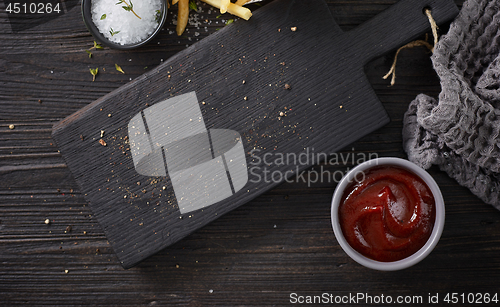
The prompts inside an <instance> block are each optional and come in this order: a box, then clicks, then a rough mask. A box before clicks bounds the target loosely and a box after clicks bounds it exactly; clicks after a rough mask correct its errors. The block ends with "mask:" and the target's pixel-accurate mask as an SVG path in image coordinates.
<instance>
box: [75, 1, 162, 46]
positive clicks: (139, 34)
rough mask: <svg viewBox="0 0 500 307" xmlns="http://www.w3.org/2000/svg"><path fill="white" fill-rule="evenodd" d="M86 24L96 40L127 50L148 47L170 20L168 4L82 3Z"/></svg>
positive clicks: (136, 2) (156, 2)
mask: <svg viewBox="0 0 500 307" xmlns="http://www.w3.org/2000/svg"><path fill="white" fill-rule="evenodd" d="M82 15H83V21H84V22H85V25H86V26H87V29H88V30H89V31H90V33H91V34H92V36H94V38H95V40H96V41H98V42H100V43H102V44H103V45H106V46H108V47H111V48H115V49H121V50H127V49H133V48H137V47H140V46H143V45H145V44H146V43H148V42H149V41H151V40H152V39H153V38H154V37H155V35H156V34H158V32H159V31H160V30H161V28H162V27H163V24H164V23H165V20H166V18H167V5H166V2H165V0H134V1H133V2H132V0H83V1H82Z"/></svg>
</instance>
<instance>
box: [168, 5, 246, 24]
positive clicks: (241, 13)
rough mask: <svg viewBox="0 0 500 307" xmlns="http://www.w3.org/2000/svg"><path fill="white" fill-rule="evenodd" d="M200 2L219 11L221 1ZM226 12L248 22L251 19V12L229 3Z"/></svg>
mask: <svg viewBox="0 0 500 307" xmlns="http://www.w3.org/2000/svg"><path fill="white" fill-rule="evenodd" d="M201 1H203V2H205V3H208V4H210V5H211V6H215V7H216V8H218V9H220V6H221V0H201ZM227 12H228V13H230V14H233V15H235V16H238V17H240V18H243V19H245V20H248V19H250V17H252V11H250V10H249V9H247V8H246V7H242V6H239V5H236V4H234V3H229V6H228V7H227ZM177 24H179V22H177Z"/></svg>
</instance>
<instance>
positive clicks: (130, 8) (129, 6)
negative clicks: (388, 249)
mask: <svg viewBox="0 0 500 307" xmlns="http://www.w3.org/2000/svg"><path fill="white" fill-rule="evenodd" d="M129 1H130V4H128V3H127V1H125V0H120V1H118V2H117V3H116V5H118V4H122V3H125V5H124V6H122V8H123V9H124V10H125V11H127V12H132V13H134V15H135V16H136V17H137V18H139V19H142V18H141V17H139V15H137V14H136V13H135V12H134V5H133V4H132V0H129Z"/></svg>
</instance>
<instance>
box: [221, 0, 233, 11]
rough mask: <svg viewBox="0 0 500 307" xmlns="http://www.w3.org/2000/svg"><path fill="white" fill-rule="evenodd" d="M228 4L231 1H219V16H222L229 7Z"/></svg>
mask: <svg viewBox="0 0 500 307" xmlns="http://www.w3.org/2000/svg"><path fill="white" fill-rule="evenodd" d="M229 3H231V1H229V0H221V1H220V13H221V14H224V13H225V12H227V7H228V6H229Z"/></svg>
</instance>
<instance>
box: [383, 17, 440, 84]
mask: <svg viewBox="0 0 500 307" xmlns="http://www.w3.org/2000/svg"><path fill="white" fill-rule="evenodd" d="M424 13H425V15H427V18H429V23H430V24H431V29H432V35H433V36H434V45H431V44H429V43H428V42H427V38H428V36H427V34H426V35H425V40H416V41H413V42H410V43H408V44H406V45H404V46H402V47H400V48H399V49H398V50H397V51H396V55H395V56H394V61H393V62H392V66H391V69H390V70H389V72H388V73H387V74H386V75H385V76H383V77H382V78H383V79H387V78H389V76H390V75H392V78H391V86H393V85H394V84H395V83H396V63H397V61H398V55H399V53H400V52H401V50H403V49H409V48H414V47H418V46H424V47H427V49H429V50H430V51H431V52H433V53H434V46H436V44H437V42H438V33H437V29H438V26H437V24H436V21H435V20H434V18H433V17H432V14H431V10H430V9H428V8H426V9H425V10H424Z"/></svg>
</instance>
